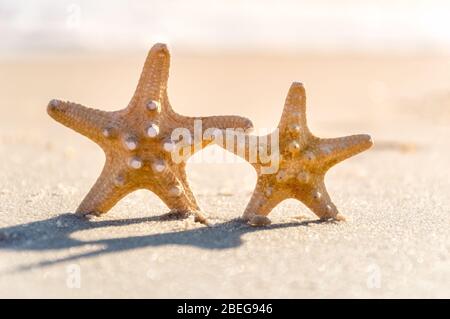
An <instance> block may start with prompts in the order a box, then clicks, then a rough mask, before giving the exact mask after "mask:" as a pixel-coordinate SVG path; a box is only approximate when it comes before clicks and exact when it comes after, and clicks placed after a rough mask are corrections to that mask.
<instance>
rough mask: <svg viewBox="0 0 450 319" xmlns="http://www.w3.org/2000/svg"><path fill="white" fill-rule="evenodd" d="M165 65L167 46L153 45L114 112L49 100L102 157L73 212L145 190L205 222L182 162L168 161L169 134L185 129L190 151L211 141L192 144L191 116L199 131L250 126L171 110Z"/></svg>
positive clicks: (102, 207)
mask: <svg viewBox="0 0 450 319" xmlns="http://www.w3.org/2000/svg"><path fill="white" fill-rule="evenodd" d="M169 64H170V54H169V51H168V49H167V47H166V45H164V44H156V45H154V46H153V47H152V49H151V50H150V52H149V53H148V56H147V59H146V61H145V64H144V68H143V71H142V74H141V77H140V80H139V83H138V86H137V88H136V91H135V93H134V96H133V98H132V99H131V101H130V103H129V105H128V106H127V107H126V108H125V109H122V110H119V111H114V112H105V111H100V110H96V109H91V108H87V107H85V106H82V105H80V104H76V103H72V102H64V101H60V100H52V101H50V103H49V105H48V108H47V111H48V113H49V115H50V116H51V117H52V118H54V119H55V120H56V121H58V122H60V123H62V124H63V125H65V126H67V127H69V128H72V129H73V130H75V131H77V132H79V133H81V134H83V135H84V136H86V137H88V138H89V139H91V140H92V141H94V142H96V143H97V144H98V145H99V146H100V147H101V148H102V149H103V151H104V153H105V157H106V162H105V165H104V168H103V171H102V173H101V174H100V176H99V178H98V179H97V181H96V183H95V184H94V186H93V187H92V189H91V190H90V191H89V193H88V194H87V195H86V197H85V198H84V200H83V201H82V203H81V204H80V206H79V207H78V209H77V211H76V212H77V213H78V214H80V215H101V214H104V213H106V212H108V211H109V210H110V209H111V208H112V207H113V206H114V205H115V204H116V203H117V202H118V201H119V200H120V199H121V198H123V197H124V196H126V195H127V194H129V193H130V192H133V191H135V190H138V189H148V190H150V191H152V192H154V193H155V194H156V195H157V196H158V197H159V198H161V200H162V201H163V202H164V203H165V204H166V205H167V206H168V207H169V209H170V210H171V211H172V212H177V213H179V214H182V215H186V214H189V213H193V214H194V215H195V217H196V220H198V221H200V222H206V218H205V217H204V215H203V214H202V213H201V211H200V208H199V206H198V204H197V201H196V199H195V197H194V195H193V194H192V191H191V189H190V187H189V184H188V181H187V178H186V173H185V161H181V162H176V161H173V160H172V156H171V154H172V152H173V151H174V148H175V147H176V146H177V145H175V144H174V142H173V141H172V140H171V134H172V132H173V130H174V129H176V128H186V129H187V130H189V133H190V136H191V137H192V139H189V141H186V140H185V141H184V142H185V143H186V142H187V143H190V145H191V148H192V152H191V153H190V155H192V154H193V153H194V152H195V151H198V150H200V149H202V148H203V147H205V146H206V145H208V144H209V143H210V142H211V141H208V140H203V139H201V140H200V141H199V142H198V143H197V142H194V143H193V142H191V141H193V140H194V126H195V121H196V120H200V121H201V129H202V130H203V131H202V132H201V133H203V132H204V131H205V130H208V129H213V128H217V129H220V130H224V129H226V128H242V129H249V128H251V127H252V123H251V121H250V120H248V119H247V118H244V117H240V116H210V117H186V116H182V115H180V114H177V113H175V112H174V111H173V109H172V107H171V105H170V103H169V99H168V95H167V81H168V77H169ZM197 123H198V122H197ZM195 143H197V144H195ZM194 144H195V145H194ZM188 147H189V146H188ZM188 157H189V155H188V156H185V157H184V159H185V160H186V159H187V158H188Z"/></svg>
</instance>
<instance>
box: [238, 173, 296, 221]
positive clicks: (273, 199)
mask: <svg viewBox="0 0 450 319" xmlns="http://www.w3.org/2000/svg"><path fill="white" fill-rule="evenodd" d="M269 185H270V184H269V183H268V182H267V181H266V180H265V179H264V178H261V177H260V178H258V181H257V183H256V187H255V190H254V192H253V194H252V197H251V198H250V201H249V203H248V204H247V207H246V208H245V211H244V214H243V216H242V218H243V219H244V220H251V219H252V218H253V217H254V216H255V215H256V216H261V217H265V216H267V215H269V213H270V212H271V211H272V209H273V208H274V207H275V206H277V205H278V204H279V203H280V202H282V201H283V200H284V199H286V198H287V197H288V196H286V195H285V194H284V192H282V191H281V190H277V191H274V190H273V188H272V187H271V186H269Z"/></svg>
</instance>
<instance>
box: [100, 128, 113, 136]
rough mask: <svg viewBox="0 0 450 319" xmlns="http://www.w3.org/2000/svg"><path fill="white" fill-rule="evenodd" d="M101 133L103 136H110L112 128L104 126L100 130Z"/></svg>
mask: <svg viewBox="0 0 450 319" xmlns="http://www.w3.org/2000/svg"><path fill="white" fill-rule="evenodd" d="M102 134H103V136H104V137H111V136H112V128H111V127H105V128H104V129H103V131H102Z"/></svg>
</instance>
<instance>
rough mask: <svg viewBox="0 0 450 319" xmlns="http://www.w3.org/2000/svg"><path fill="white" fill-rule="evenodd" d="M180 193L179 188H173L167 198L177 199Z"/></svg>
mask: <svg viewBox="0 0 450 319" xmlns="http://www.w3.org/2000/svg"><path fill="white" fill-rule="evenodd" d="M182 192H183V190H182V189H181V187H180V186H174V187H172V188H171V189H170V190H169V196H172V197H178V196H180V195H181V193H182Z"/></svg>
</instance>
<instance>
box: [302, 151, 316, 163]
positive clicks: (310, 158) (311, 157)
mask: <svg viewBox="0 0 450 319" xmlns="http://www.w3.org/2000/svg"><path fill="white" fill-rule="evenodd" d="M305 158H306V159H307V160H308V161H313V160H314V159H315V158H316V155H314V153H313V152H311V151H308V152H305Z"/></svg>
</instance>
